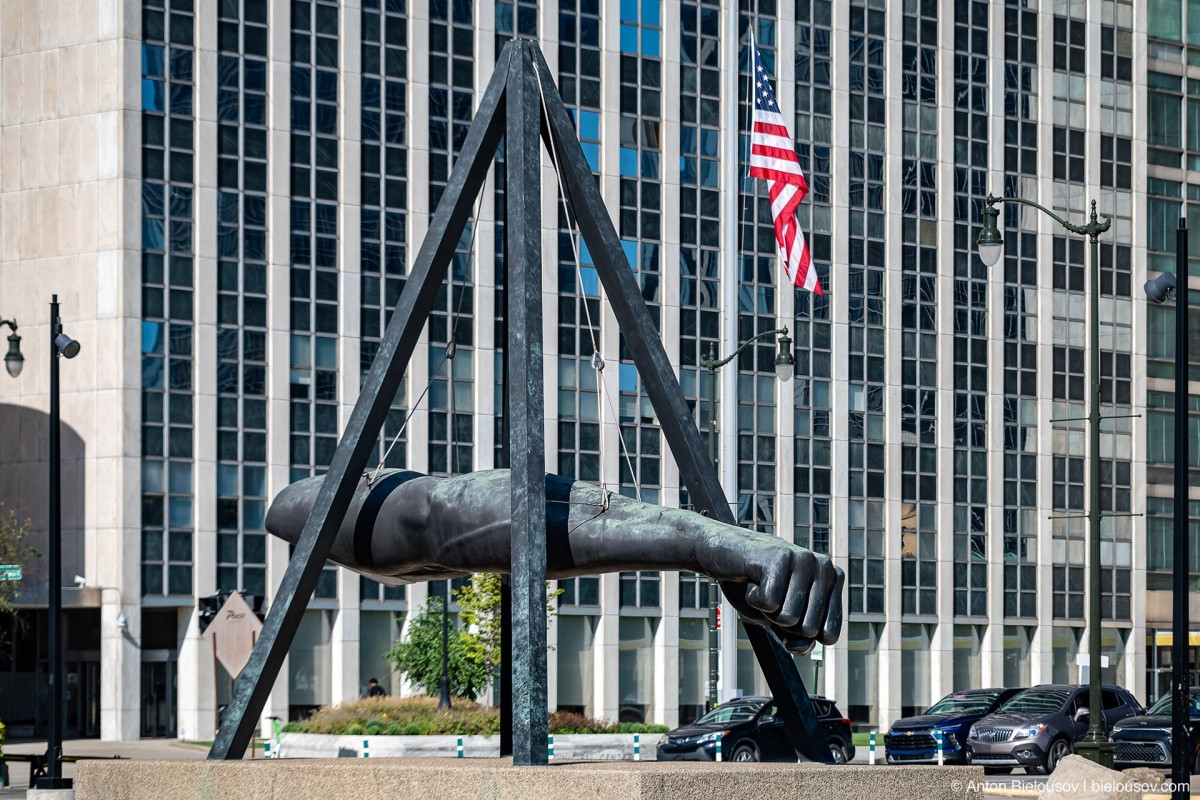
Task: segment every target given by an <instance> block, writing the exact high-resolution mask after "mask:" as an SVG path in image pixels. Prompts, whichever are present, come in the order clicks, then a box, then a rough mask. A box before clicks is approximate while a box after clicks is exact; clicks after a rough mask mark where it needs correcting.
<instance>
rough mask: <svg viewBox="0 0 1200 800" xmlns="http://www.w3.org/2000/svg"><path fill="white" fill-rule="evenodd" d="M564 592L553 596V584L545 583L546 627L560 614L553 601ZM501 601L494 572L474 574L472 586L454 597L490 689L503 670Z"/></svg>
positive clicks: (469, 649)
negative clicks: (498, 673) (501, 666)
mask: <svg viewBox="0 0 1200 800" xmlns="http://www.w3.org/2000/svg"><path fill="white" fill-rule="evenodd" d="M562 592H563V590H562V589H557V590H555V591H553V592H551V591H550V582H549V581H547V582H546V624H547V626H548V625H549V624H550V620H551V619H552V618H553V617H554V615H555V614H556V613H558V609H557V607H556V605H555V603H554V601H555V600H556V599H557V598H558V596H559V595H560V594H562ZM500 599H501V598H500V575H499V574H498V573H495V572H477V573H475V574H474V575H472V576H471V582H470V583H468V584H466V585H464V586H463V587H462V588H460V589H458V591H456V592H455V593H454V600H455V602H457V603H458V607H459V609H461V614H462V620H463V627H464V628H465V629H466V633H467V634H468V639H467V645H468V652H469V653H470V656H471V657H472V658H473V659H475V660H476V661H477V662H478V663H479V665H480V666H482V667H483V669H484V670H485V671H486V673H487V676H488V685H490V684H491V682H492V680H493V679H494V678H495V676H496V671H497V670H498V669H500V660H501V657H502V654H503V644H504V638H503V636H502V634H501V617H500Z"/></svg>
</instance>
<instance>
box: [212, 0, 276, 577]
mask: <svg viewBox="0 0 1200 800" xmlns="http://www.w3.org/2000/svg"><path fill="white" fill-rule="evenodd" d="M217 39H218V49H219V54H218V60H217V72H218V89H217V98H218V99H217V107H218V114H217V120H218V121H217V124H218V129H217V130H218V161H217V186H218V193H217V258H218V263H217V500H216V519H217V589H218V590H219V591H226V592H228V591H235V590H237V591H241V592H243V593H246V594H257V595H265V594H266V531H265V529H264V527H263V521H264V519H265V516H266V502H267V498H266V495H267V488H266V460H267V432H266V427H267V403H266V383H267V379H266V339H267V333H266V324H267V298H266V291H267V283H266V274H267V265H266V240H267V230H266V204H267V198H266V167H267V164H266V155H267V131H266V105H267V83H266V76H267V61H266V41H267V17H266V4H265V3H264V2H261V0H259V1H256V0H241V1H240V2H239V0H225V2H223V3H222V5H221V8H220V12H219V18H218V36H217Z"/></svg>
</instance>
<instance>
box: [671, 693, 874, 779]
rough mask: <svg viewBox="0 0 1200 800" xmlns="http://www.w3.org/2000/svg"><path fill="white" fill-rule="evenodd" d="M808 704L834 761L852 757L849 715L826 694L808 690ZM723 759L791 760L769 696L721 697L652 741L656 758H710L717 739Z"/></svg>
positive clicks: (715, 747)
mask: <svg viewBox="0 0 1200 800" xmlns="http://www.w3.org/2000/svg"><path fill="white" fill-rule="evenodd" d="M812 703H813V709H814V710H815V711H816V713H817V719H818V720H819V721H820V723H821V727H823V728H824V729H825V736H826V737H827V738H828V740H829V751H830V755H832V756H833V761H834V763H837V764H844V763H846V762H847V761H849V760H850V759H852V758H854V744H853V742H852V740H851V738H850V720H848V719H845V718H844V717H842V712H840V711H838V708H837V706H836V705H834V702H833V701H832V700H829V699H827V698H824V697H818V696H813V698H812ZM718 741H720V742H721V757H722V759H723V760H725V761H795V760H796V752H795V750H793V749H792V746H791V744H790V743H789V742H788V738H787V731H785V730H784V727H783V720H781V719H780V718H779V716H778V710H777V708H776V706H775V700H774V699H773V698H770V697H739V698H737V699H736V700H730V701H729V702H728V703H722V704H721V705H719V706H717V707H716V708H714V709H713V710H712V711H710V712H708V713H707V714H705V715H704V716H702V717H700V718H699V719H698V720H696V721H695V722H692V723H690V724H688V725H681V726H679V727H678V728H676V729H675V730H673V731H671V732H669V733H668V734H667V738H666V740H664V741H663V742H662V744H660V745H659V746H658V760H659V761H715V760H716V752H717V742H718Z"/></svg>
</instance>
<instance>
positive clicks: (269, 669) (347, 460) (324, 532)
mask: <svg viewBox="0 0 1200 800" xmlns="http://www.w3.org/2000/svg"><path fill="white" fill-rule="evenodd" d="M510 60H511V56H510V53H509V50H508V49H506V50H504V51H503V52H501V54H500V58H499V59H498V60H497V64H496V72H495V73H494V74H493V75H492V80H491V82H490V83H489V84H488V87H487V89H486V90H485V92H484V94H483V98H482V100H481V101H480V104H479V111H478V112H477V113H476V115H475V119H474V121H472V123H471V127H470V129H469V130H468V132H467V138H466V140H465V142H464V143H463V148H462V152H461V153H460V154H459V157H458V159H457V160H456V161H455V164H454V169H453V171H452V172H451V174H450V180H449V182H448V183H447V184H446V189H445V191H444V192H443V194H442V199H441V202H439V203H438V207H437V211H436V212H435V213H434V215H433V217H432V218H431V219H430V221H429V230H428V232H427V233H426V234H425V240H424V242H422V244H421V250H420V251H419V252H418V254H417V258H416V261H415V262H414V265H413V269H412V272H411V274H410V275H409V278H408V280H407V281H406V282H405V285H404V290H403V292H401V294H400V299H399V301H398V303H397V305H396V309H395V311H394V312H393V314H392V319H391V321H390V322H389V323H388V327H387V330H386V332H385V333H384V335H383V341H381V342H380V344H379V352H378V353H377V354H376V355H375V361H374V362H373V363H372V364H371V370H370V372H369V373H368V375H367V378H366V381H365V382H364V383H363V387H362V391H361V392H360V393H359V396H358V401H357V402H356V403H355V405H354V411H353V412H352V413H351V415H350V420H349V422H348V423H347V425H346V430H345V431H344V432H343V433H342V438H341V439H340V440H339V441H338V446H337V450H336V451H335V452H334V455H333V461H332V463H330V465H329V471H328V472H327V473H326V475H325V482H324V483H323V484H322V486H321V491H320V494H319V495H318V496H317V500H316V502H315V503H314V505H313V510H312V515H311V516H310V517H309V518H308V522H307V523H306V524H305V526H304V531H303V532H302V533H301V534H300V539H299V541H297V543H296V546H295V549H294V551H293V553H292V558H291V560H290V561H289V562H288V566H287V571H286V572H285V573H284V575H283V581H282V582H281V583H280V586H279V589H278V590H277V591H276V593H275V598H274V601H273V602H272V603H271V610H270V612H269V613H268V614H267V619H266V622H265V623H264V625H263V629H262V632H261V633H260V634H259V638H258V641H257V642H256V643H255V645H254V650H253V652H252V653H251V655H250V661H249V663H247V664H246V668H245V669H244V670H243V671H242V674H241V675H239V676H238V679H237V683H236V684H235V685H234V689H233V698H232V700H231V701H230V705H229V707H228V709H227V710H226V713H227V715H228V717H227V720H226V722H225V724H223V725H222V726H221V730H220V731H219V732H218V734H217V737H216V740H215V741H214V742H213V746H212V749H211V750H210V751H209V753H208V757H209V758H210V759H240V758H241V757H242V754H243V753H244V752H245V750H246V746H247V745H248V744H249V743H250V736H251V734H252V733H253V731H254V726H255V724H256V723H257V722H258V718H259V715H260V714H261V713H262V709H263V705H264V704H265V703H266V701H267V696H268V695H269V694H270V692H271V687H272V686H273V685H274V683H275V679H276V678H277V677H278V675H279V669H280V667H281V666H282V663H283V659H284V656H286V655H287V651H288V648H289V647H290V646H291V644H292V639H293V638H294V637H295V635H296V630H297V629H298V628H299V627H300V620H301V618H302V617H303V614H304V610H305V608H306V607H307V606H308V601H309V598H311V597H312V593H313V590H314V589H315V588H316V585H317V578H318V577H319V576H320V574H321V569H322V568H323V567H324V566H325V559H326V558H328V556H329V550H330V548H331V547H332V546H333V540H334V536H335V535H336V532H337V529H338V527H339V526H340V525H341V524H342V519H343V518H344V517H345V515H346V509H347V507H348V506H349V504H350V499H351V497H352V496H353V494H354V490H355V488H356V487H357V485H358V481H359V480H360V479H361V478H362V474H363V469H364V468H365V467H366V466H367V459H368V458H370V455H371V452H372V451H373V450H374V448H375V441H376V438H377V437H378V436H379V431H380V429H381V428H382V427H383V421H384V418H385V417H386V416H387V412H388V409H389V408H390V406H391V404H392V400H393V399H394V398H395V396H396V389H397V388H398V387H399V385H400V380H401V378H402V377H403V376H404V371H405V369H406V368H407V367H408V361H409V358H410V357H411V356H412V352H413V348H415V347H416V344H417V340H418V338H419V337H420V335H421V330H422V329H423V328H424V327H425V321H426V319H427V318H428V316H429V312H430V310H431V309H432V307H433V302H434V300H435V298H436V297H437V293H438V290H439V289H440V288H441V285H442V281H443V279H444V278H445V276H446V269H447V267H448V265H449V263H450V259H451V258H452V257H453V255H454V250H455V248H456V247H457V246H458V242H459V239H460V237H461V236H462V231H463V229H464V227H465V225H466V221H467V219H468V217H469V216H470V214H471V211H472V204H473V203H474V201H475V198H476V197H477V196H478V194H479V191H480V190H481V188H482V187H483V182H484V179H485V178H486V177H487V171H488V169H489V168H490V167H491V164H492V159H493V156H494V155H495V153H496V147H497V145H498V144H499V142H500V137H501V136H502V135H503V133H504V92H505V82H506V80H507V78H508V73H509V65H510Z"/></svg>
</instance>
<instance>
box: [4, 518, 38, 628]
mask: <svg viewBox="0 0 1200 800" xmlns="http://www.w3.org/2000/svg"><path fill="white" fill-rule="evenodd" d="M28 538H29V520H24V521H21V520H18V519H17V512H15V511H13V510H12V509H9V508H5V507H4V503H2V502H0V564H22V565H26V566H27V565H28V564H29V562H30V561H32V560H33V559H35V558H37V557H39V556H40V555H41V553H39V552H38V551H37V550H35V549H34V548H33V547H31V546H30V545H29V544H27V542H26V540H27V539H28ZM20 588H21V581H0V614H4V613H9V612H11V611H12V601H13V598H15V597H16V596H17V593H18V591H19V590H20Z"/></svg>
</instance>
